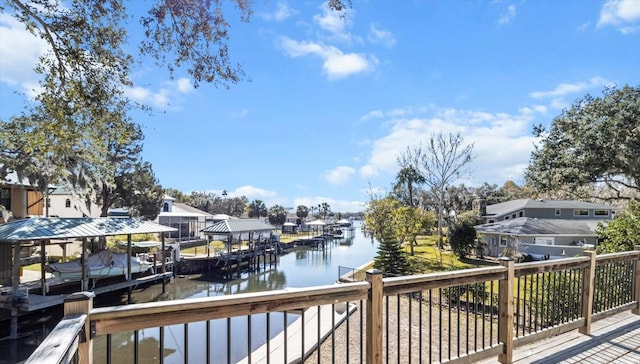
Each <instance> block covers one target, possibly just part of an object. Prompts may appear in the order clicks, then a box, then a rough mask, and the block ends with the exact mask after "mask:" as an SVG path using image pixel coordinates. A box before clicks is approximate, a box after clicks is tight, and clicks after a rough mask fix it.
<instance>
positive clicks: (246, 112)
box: [231, 109, 249, 119]
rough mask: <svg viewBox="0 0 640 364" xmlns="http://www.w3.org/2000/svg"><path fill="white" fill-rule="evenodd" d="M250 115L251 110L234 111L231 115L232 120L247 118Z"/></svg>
mask: <svg viewBox="0 0 640 364" xmlns="http://www.w3.org/2000/svg"><path fill="white" fill-rule="evenodd" d="M247 115H249V110H248V109H242V110H240V111H234V112H232V113H231V118H232V119H241V118H243V117H245V116H247Z"/></svg>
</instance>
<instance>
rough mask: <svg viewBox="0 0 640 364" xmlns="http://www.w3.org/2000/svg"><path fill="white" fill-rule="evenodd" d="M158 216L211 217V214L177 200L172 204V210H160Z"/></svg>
mask: <svg viewBox="0 0 640 364" xmlns="http://www.w3.org/2000/svg"><path fill="white" fill-rule="evenodd" d="M159 216H191V217H193V216H205V217H212V216H213V215H212V214H210V213H208V212H206V211H202V210H200V209H197V208H195V207H192V206H189V205H187V204H183V203H179V202H174V203H173V204H172V211H171V212H161V213H160V214H159Z"/></svg>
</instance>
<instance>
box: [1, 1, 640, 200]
mask: <svg viewBox="0 0 640 364" xmlns="http://www.w3.org/2000/svg"><path fill="white" fill-rule="evenodd" d="M238 15H239V14H238V13H237V12H236V11H235V10H234V9H233V8H232V7H230V8H229V11H228V12H227V18H228V20H230V22H231V25H232V27H231V31H230V37H231V40H230V42H229V45H230V51H231V58H232V60H233V61H234V62H237V63H240V64H241V65H242V67H243V69H244V71H245V73H246V75H247V77H246V79H245V80H244V81H242V82H241V83H239V84H237V85H232V86H231V88H229V89H225V88H215V87H213V86H211V85H205V84H202V85H201V86H200V87H199V88H197V89H194V88H193V87H192V82H191V81H190V80H189V78H188V77H187V74H186V72H182V71H179V72H178V73H177V74H176V77H175V78H174V79H170V78H169V75H168V74H167V72H165V70H164V69H158V68H156V67H155V66H154V64H153V62H142V63H140V64H139V65H138V66H137V67H136V68H135V70H134V72H133V74H132V79H133V81H134V83H135V87H133V88H131V89H130V90H127V92H128V93H129V95H130V96H131V97H132V98H134V99H136V100H139V101H143V102H146V103H147V104H149V105H150V106H152V107H153V112H152V113H151V114H149V113H144V112H136V113H134V114H133V115H132V116H133V117H134V120H135V121H137V122H139V123H140V124H141V125H143V127H144V133H145V142H144V159H145V160H147V161H149V162H151V163H152V164H153V168H154V171H155V173H156V176H157V177H158V179H159V181H160V183H161V184H162V185H163V186H164V187H171V188H177V189H179V190H181V191H183V192H185V193H190V192H191V191H193V190H197V191H212V192H215V193H218V194H220V192H221V191H222V190H227V191H228V192H229V195H230V196H235V195H244V196H246V197H247V198H249V200H254V199H260V200H263V201H264V202H265V203H266V205H267V206H272V205H274V204H280V205H283V206H285V207H295V206H297V205H307V206H313V205H317V204H319V203H322V202H327V203H329V204H330V206H331V208H332V210H333V211H343V212H346V211H360V210H362V209H363V208H364V204H365V203H366V201H368V199H369V195H370V192H371V191H372V190H373V191H380V190H382V191H384V190H387V189H388V188H389V186H390V185H391V184H392V182H393V181H394V179H395V176H396V173H397V171H398V169H399V167H398V165H397V162H396V158H397V156H398V155H399V154H400V153H401V152H402V151H404V150H405V149H406V147H407V146H410V145H416V144H418V143H420V142H421V141H422V142H424V141H426V140H428V138H429V136H430V135H431V134H432V133H437V132H440V131H442V132H444V133H449V132H460V133H461V134H462V136H463V137H464V138H465V142H467V143H473V144H474V153H475V154H476V159H475V160H474V162H473V166H472V173H471V175H470V176H469V178H467V179H465V180H464V181H458V182H465V183H467V184H469V185H479V184H482V183H483V182H489V183H496V184H498V185H502V184H503V183H504V182H505V181H507V180H508V179H513V180H514V181H515V182H516V183H518V184H522V183H523V182H524V180H523V177H522V171H523V169H524V168H525V167H526V166H527V165H528V162H529V158H530V154H531V151H532V150H533V145H534V143H535V140H534V138H533V136H532V126H533V125H534V124H545V125H548V124H549V123H550V122H551V120H553V118H554V117H555V116H557V115H559V114H560V112H561V110H562V108H563V107H567V106H569V105H570V104H571V103H572V102H573V101H575V100H576V99H577V98H580V97H582V96H583V95H585V94H587V93H590V94H592V95H601V92H602V89H603V87H604V86H606V85H619V86H621V85H624V84H629V85H633V86H637V85H639V84H640V0H622V1H612V0H607V1H588V0H582V1H578V0H574V1H524V0H520V1H507V0H504V1H471V0H469V1H417V0H416V1H410V0H402V1H391V0H379V1H377V0H370V1H360V0H354V1H353V9H352V10H351V11H349V13H348V15H347V18H346V21H342V20H340V19H339V18H338V17H337V16H336V14H334V13H331V12H329V11H328V10H327V8H326V5H325V4H324V3H323V2H321V1H293V0H289V1H278V0H269V1H261V0H258V1H255V8H254V14H253V16H252V17H251V21H250V22H249V23H242V22H240V21H239V16H238ZM135 29H137V28H132V30H133V31H135ZM43 47H44V45H43V44H42V43H41V42H40V41H38V40H37V39H35V38H33V37H31V36H30V35H29V34H28V33H26V32H25V31H24V30H23V27H22V26H21V25H20V24H17V23H15V22H14V21H13V20H12V19H11V18H10V17H8V16H7V15H0V117H1V118H3V119H5V120H6V119H8V118H9V117H10V116H12V115H16V114H17V113H19V112H20V110H21V109H22V107H23V105H24V104H25V103H27V102H29V97H28V95H29V94H31V92H32V91H30V90H32V89H33V88H34V85H36V84H37V79H36V78H35V75H34V73H33V72H32V70H31V68H32V67H31V65H34V64H35V61H36V59H37V57H38V55H40V54H41V53H42V52H43V49H44V48H43ZM16 92H18V93H20V92H26V95H27V96H26V97H25V96H24V95H20V94H16Z"/></svg>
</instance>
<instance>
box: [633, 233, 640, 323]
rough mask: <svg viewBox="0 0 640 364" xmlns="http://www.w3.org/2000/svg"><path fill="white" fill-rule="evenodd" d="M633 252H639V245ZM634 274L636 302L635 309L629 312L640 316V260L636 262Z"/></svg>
mask: <svg viewBox="0 0 640 364" xmlns="http://www.w3.org/2000/svg"><path fill="white" fill-rule="evenodd" d="M635 250H640V245H636V246H635ZM635 266H636V274H635V281H634V282H633V283H634V285H633V289H635V298H634V299H635V301H636V308H634V309H632V310H631V312H633V313H634V314H636V315H640V260H636V264H635Z"/></svg>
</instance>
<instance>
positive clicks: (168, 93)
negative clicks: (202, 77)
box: [125, 77, 194, 110]
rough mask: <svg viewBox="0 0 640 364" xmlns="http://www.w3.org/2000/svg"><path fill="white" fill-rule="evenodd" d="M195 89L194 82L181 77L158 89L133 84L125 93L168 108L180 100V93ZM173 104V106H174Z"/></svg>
mask: <svg viewBox="0 0 640 364" xmlns="http://www.w3.org/2000/svg"><path fill="white" fill-rule="evenodd" d="M193 91H194V88H193V84H192V83H191V80H190V79H188V78H184V77H182V78H179V79H177V80H175V81H173V80H172V81H167V82H164V83H163V85H162V87H160V88H158V89H157V90H153V89H152V88H145V87H140V86H133V87H129V88H127V89H125V94H126V95H127V96H128V97H130V98H131V99H132V100H134V101H138V102H140V103H143V104H145V105H149V106H152V107H156V108H160V109H168V108H169V107H173V108H174V109H176V110H177V107H176V106H175V105H177V104H179V102H180V97H181V96H180V95H183V94H188V93H191V92H193ZM172 105H173V106H172Z"/></svg>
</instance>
